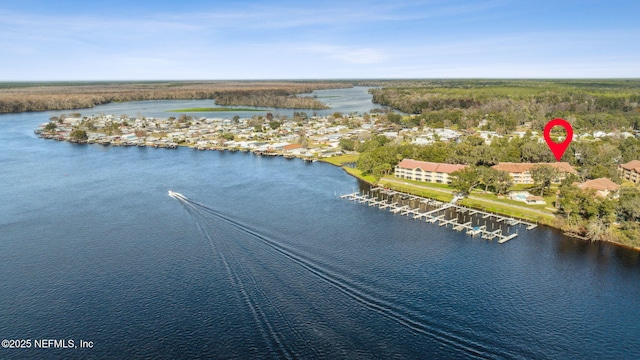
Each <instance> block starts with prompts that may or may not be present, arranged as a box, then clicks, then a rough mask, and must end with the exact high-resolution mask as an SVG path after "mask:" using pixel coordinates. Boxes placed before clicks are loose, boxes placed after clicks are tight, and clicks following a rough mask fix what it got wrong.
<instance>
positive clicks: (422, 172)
mask: <svg viewBox="0 0 640 360" xmlns="http://www.w3.org/2000/svg"><path fill="white" fill-rule="evenodd" d="M466 166H467V165H458V164H442V163H433V162H427V161H418V160H412V159H404V160H402V161H401V162H400V163H399V164H398V165H397V166H396V167H395V171H394V174H395V176H396V177H397V178H400V179H409V180H416V181H424V182H432V183H439V184H451V178H450V175H451V173H452V172H454V171H456V170H460V169H464V168H465V167H466Z"/></svg>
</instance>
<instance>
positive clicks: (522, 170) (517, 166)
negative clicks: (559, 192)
mask: <svg viewBox="0 0 640 360" xmlns="http://www.w3.org/2000/svg"><path fill="white" fill-rule="evenodd" d="M539 165H549V166H551V167H554V168H556V169H557V170H558V173H559V174H558V177H557V178H556V179H555V180H554V182H555V183H559V182H560V181H562V180H563V179H564V178H565V177H566V176H567V173H571V174H576V173H577V172H576V170H575V169H574V168H573V167H572V166H571V165H570V164H569V163H567V162H555V163H510V162H501V163H498V164H497V165H494V166H492V168H494V169H496V170H502V171H506V172H508V173H509V175H511V179H512V180H513V183H514V184H533V183H534V181H533V178H532V177H531V169H533V168H534V167H536V166H539Z"/></svg>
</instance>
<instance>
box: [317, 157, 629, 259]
mask: <svg viewBox="0 0 640 360" xmlns="http://www.w3.org/2000/svg"><path fill="white" fill-rule="evenodd" d="M320 161H322V162H325V163H328V164H331V165H333V166H337V167H340V168H342V170H343V171H344V172H345V173H346V174H348V175H350V176H353V177H354V178H356V179H358V180H360V181H363V182H365V183H367V184H368V185H369V186H375V183H373V182H371V181H370V180H369V179H366V178H365V177H363V176H361V175H358V174H356V173H355V172H350V171H348V170H347V167H345V166H342V165H338V164H336V163H333V162H330V161H326V160H324V159H321V160H320ZM396 191H397V190H396ZM407 193H408V194H411V195H416V194H412V193H411V192H407ZM423 197H424V196H423ZM426 198H429V197H426ZM436 200H437V199H436ZM465 206H466V207H469V208H472V209H476V210H485V209H483V208H480V207H477V206H472V205H465ZM493 212H495V213H496V214H498V215H502V216H509V217H514V218H518V219H522V220H531V219H526V218H522V217H518V216H514V215H513V214H505V213H501V212H499V211H493ZM536 222H537V223H538V225H543V226H548V227H550V228H553V229H556V230H559V231H562V235H563V236H566V237H570V238H572V239H576V240H582V241H586V242H590V243H595V242H598V243H602V244H612V245H615V246H620V247H622V248H625V249H629V250H634V251H637V252H640V247H636V246H632V245H627V244H623V243H620V242H616V241H607V240H590V239H586V238H584V237H582V236H580V237H578V236H571V235H569V234H567V231H566V230H565V229H562V228H561V227H558V226H557V225H555V224H553V223H551V222H549V223H547V222H539V221H536Z"/></svg>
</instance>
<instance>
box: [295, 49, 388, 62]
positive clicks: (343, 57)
mask: <svg viewBox="0 0 640 360" xmlns="http://www.w3.org/2000/svg"><path fill="white" fill-rule="evenodd" d="M299 49H300V50H301V51H304V52H310V53H315V54H321V55H324V56H326V57H328V58H330V59H335V60H339V61H341V62H346V63H351V64H378V63H382V62H385V61H387V60H388V59H389V56H388V55H387V54H385V53H384V52H383V51H381V50H376V49H371V48H352V47H348V46H334V45H310V46H300V47H299Z"/></svg>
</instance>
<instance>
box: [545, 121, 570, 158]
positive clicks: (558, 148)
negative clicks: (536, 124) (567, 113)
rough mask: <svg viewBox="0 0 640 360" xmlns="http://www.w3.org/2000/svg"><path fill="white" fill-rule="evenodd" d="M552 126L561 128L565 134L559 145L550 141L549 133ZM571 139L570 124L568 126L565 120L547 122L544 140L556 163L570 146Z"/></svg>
mask: <svg viewBox="0 0 640 360" xmlns="http://www.w3.org/2000/svg"><path fill="white" fill-rule="evenodd" d="M554 126H562V127H563V128H564V130H565V131H566V132H567V137H566V138H565V139H564V141H563V142H561V143H555V142H553V140H551V136H550V133H551V129H552V128H553V127H554ZM572 139H573V128H572V127H571V124H569V122H567V120H565V119H553V120H551V121H549V122H548V123H547V125H545V127H544V140H545V141H546V142H547V145H549V149H551V152H553V155H554V156H555V157H556V161H560V158H562V155H563V154H564V152H565V151H566V150H567V148H568V147H569V144H571V140H572Z"/></svg>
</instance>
